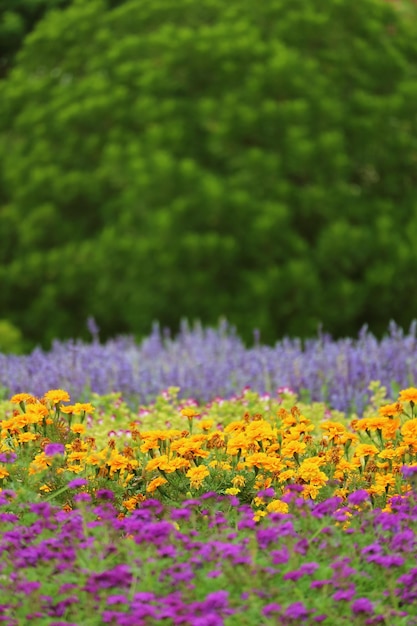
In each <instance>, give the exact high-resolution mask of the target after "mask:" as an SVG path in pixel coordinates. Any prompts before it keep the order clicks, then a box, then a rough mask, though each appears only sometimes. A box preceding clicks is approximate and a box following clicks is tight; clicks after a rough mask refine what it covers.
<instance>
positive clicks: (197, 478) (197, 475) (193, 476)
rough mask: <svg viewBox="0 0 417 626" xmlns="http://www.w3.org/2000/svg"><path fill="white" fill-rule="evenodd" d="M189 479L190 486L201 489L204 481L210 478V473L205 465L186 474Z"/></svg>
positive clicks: (193, 468)
mask: <svg viewBox="0 0 417 626" xmlns="http://www.w3.org/2000/svg"><path fill="white" fill-rule="evenodd" d="M186 476H187V478H189V479H190V485H191V487H193V488H194V489H198V488H199V487H201V485H202V483H203V480H204V479H205V478H206V477H207V476H210V471H209V470H208V468H207V467H206V466H205V465H199V466H198V467H192V468H191V469H189V470H188V472H187V473H186Z"/></svg>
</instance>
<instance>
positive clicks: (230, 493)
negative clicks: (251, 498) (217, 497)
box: [224, 487, 240, 496]
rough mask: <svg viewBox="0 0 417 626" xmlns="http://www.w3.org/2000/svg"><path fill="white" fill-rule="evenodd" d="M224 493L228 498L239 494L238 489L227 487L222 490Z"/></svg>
mask: <svg viewBox="0 0 417 626" xmlns="http://www.w3.org/2000/svg"><path fill="white" fill-rule="evenodd" d="M224 493H227V495H228V496H237V494H238V493H240V489H238V488H237V487H229V488H228V489H225V490H224Z"/></svg>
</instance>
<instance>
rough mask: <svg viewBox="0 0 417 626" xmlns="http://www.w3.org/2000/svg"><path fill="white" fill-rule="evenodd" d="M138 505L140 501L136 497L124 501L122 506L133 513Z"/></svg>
mask: <svg viewBox="0 0 417 626" xmlns="http://www.w3.org/2000/svg"><path fill="white" fill-rule="evenodd" d="M137 503H138V499H137V498H136V497H135V496H133V497H132V498H128V499H127V500H123V502H122V505H123V506H124V507H125V509H127V510H128V511H133V510H134V509H136V505H137Z"/></svg>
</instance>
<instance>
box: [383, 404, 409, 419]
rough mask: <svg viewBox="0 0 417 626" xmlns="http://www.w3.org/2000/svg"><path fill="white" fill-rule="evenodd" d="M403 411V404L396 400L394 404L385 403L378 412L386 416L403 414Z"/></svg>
mask: <svg viewBox="0 0 417 626" xmlns="http://www.w3.org/2000/svg"><path fill="white" fill-rule="evenodd" d="M402 412H403V406H402V404H401V402H394V404H384V405H383V406H380V407H379V409H378V413H379V414H380V415H382V416H384V417H394V416H395V415H401V413H402Z"/></svg>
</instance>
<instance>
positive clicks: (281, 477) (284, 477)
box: [278, 469, 295, 483]
mask: <svg viewBox="0 0 417 626" xmlns="http://www.w3.org/2000/svg"><path fill="white" fill-rule="evenodd" d="M294 476H295V471H294V470H293V469H287V470H284V471H283V472H281V474H280V475H279V478H278V480H279V482H280V483H284V482H285V481H286V480H290V478H294Z"/></svg>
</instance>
